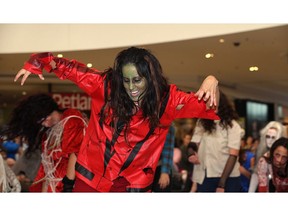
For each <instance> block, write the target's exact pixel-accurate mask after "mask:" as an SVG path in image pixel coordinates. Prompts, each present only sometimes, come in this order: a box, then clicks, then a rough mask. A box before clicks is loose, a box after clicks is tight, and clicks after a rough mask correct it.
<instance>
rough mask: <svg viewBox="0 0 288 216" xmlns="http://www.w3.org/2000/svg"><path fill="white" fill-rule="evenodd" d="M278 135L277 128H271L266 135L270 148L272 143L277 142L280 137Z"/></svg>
mask: <svg viewBox="0 0 288 216" xmlns="http://www.w3.org/2000/svg"><path fill="white" fill-rule="evenodd" d="M278 138H279V137H278V135H277V130H276V129H275V128H269V129H268V131H267V133H266V136H265V140H266V145H267V147H268V148H269V149H270V148H271V146H272V144H273V143H274V142H275V140H276V139H278Z"/></svg>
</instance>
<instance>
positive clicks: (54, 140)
mask: <svg viewBox="0 0 288 216" xmlns="http://www.w3.org/2000/svg"><path fill="white" fill-rule="evenodd" d="M85 129H86V122H85V120H84V119H83V117H82V114H81V112H80V111H78V110H75V109H65V110H62V109H60V108H59V107H58V105H57V103H56V102H55V101H54V100H53V98H52V97H51V96H49V95H47V94H36V95H32V96H30V97H27V98H24V99H23V100H22V101H20V103H19V104H18V105H17V106H16V107H15V109H14V110H13V112H12V117H11V120H10V122H9V124H8V127H7V128H6V129H5V130H4V131H3V133H4V134H6V135H7V137H8V138H14V137H17V136H20V137H22V138H23V139H25V140H27V142H28V148H27V152H25V154H27V155H29V153H31V152H35V151H37V150H38V149H40V148H41V150H42V151H41V158H42V160H41V164H40V168H39V170H38V173H37V176H36V177H35V179H34V181H33V184H32V185H31V187H30V191H33V192H62V191H64V192H66V191H72V189H73V186H74V181H73V180H74V178H75V168H74V167H75V163H76V155H77V154H78V152H79V149H80V145H81V143H82V140H83V137H84V134H85ZM22 171H24V170H22ZM24 172H25V171H24Z"/></svg>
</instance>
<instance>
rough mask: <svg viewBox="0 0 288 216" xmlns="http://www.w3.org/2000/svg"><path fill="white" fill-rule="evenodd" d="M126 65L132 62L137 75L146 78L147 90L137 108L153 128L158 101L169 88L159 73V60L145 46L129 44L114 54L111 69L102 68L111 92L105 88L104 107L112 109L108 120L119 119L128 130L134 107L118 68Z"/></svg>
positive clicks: (158, 106)
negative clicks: (114, 57)
mask: <svg viewBox="0 0 288 216" xmlns="http://www.w3.org/2000/svg"><path fill="white" fill-rule="evenodd" d="M127 64H133V65H134V66H135V67H136V69H137V72H138V74H139V76H141V77H144V78H145V79H146V80H147V89H146V91H145V94H144V95H143V98H142V103H141V108H142V110H143V116H144V118H147V119H148V120H149V123H150V127H151V128H155V127H157V126H158V124H159V113H160V105H161V100H162V99H163V98H164V96H165V95H166V93H167V92H168V91H169V85H168V81H167V79H166V78H165V77H164V76H163V72H162V67H161V65H160V63H159V61H158V60H157V58H156V57H155V56H154V55H153V54H152V53H151V52H150V51H148V50H146V49H143V48H136V47H130V48H128V49H125V50H123V51H121V52H120V53H119V54H118V55H117V57H116V59H115V61H114V66H113V68H110V69H108V70H107V71H106V74H107V82H108V83H107V85H109V86H110V88H111V93H110V95H109V93H108V89H107V88H106V92H105V95H106V97H105V98H106V104H105V105H104V107H105V108H109V109H112V111H113V112H112V113H113V116H112V122H114V123H115V122H122V123H123V124H124V125H125V129H126V130H127V129H128V126H129V123H130V121H131V118H132V116H133V114H134V113H133V109H134V108H137V107H136V106H135V104H134V102H133V101H132V100H131V98H130V97H129V95H128V94H127V92H126V90H125V88H124V85H123V73H122V68H123V66H125V65H127ZM101 117H102V118H105V115H104V112H102V114H101Z"/></svg>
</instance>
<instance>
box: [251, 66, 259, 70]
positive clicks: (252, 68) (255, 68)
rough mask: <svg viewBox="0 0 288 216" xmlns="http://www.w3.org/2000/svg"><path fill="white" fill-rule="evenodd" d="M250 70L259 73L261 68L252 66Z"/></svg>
mask: <svg viewBox="0 0 288 216" xmlns="http://www.w3.org/2000/svg"><path fill="white" fill-rule="evenodd" d="M249 70H250V71H258V70H259V68H258V67H257V66H251V67H250V68H249Z"/></svg>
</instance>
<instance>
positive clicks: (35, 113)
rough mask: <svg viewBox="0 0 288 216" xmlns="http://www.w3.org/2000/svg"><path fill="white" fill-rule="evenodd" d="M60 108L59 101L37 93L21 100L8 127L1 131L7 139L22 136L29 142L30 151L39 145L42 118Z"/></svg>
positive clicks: (12, 114)
mask: <svg viewBox="0 0 288 216" xmlns="http://www.w3.org/2000/svg"><path fill="white" fill-rule="evenodd" d="M55 110H58V111H60V110H59V108H58V105H57V103H56V102H55V101H54V100H53V98H52V97H51V96H49V95H47V94H36V95H32V96H29V97H26V98H24V99H23V100H21V101H20V102H19V103H18V104H17V106H16V107H15V108H14V110H13V111H12V113H11V118H10V121H9V123H8V125H7V126H6V128H5V129H4V130H3V131H2V132H1V133H2V136H3V135H4V136H6V137H7V139H13V138H15V137H18V136H20V137H21V138H22V139H24V140H26V141H27V142H28V152H29V150H30V151H33V150H35V149H37V148H38V147H39V144H40V140H39V138H40V137H39V133H41V132H43V129H44V128H42V126H41V120H43V119H44V118H46V117H47V116H48V115H50V114H51V113H52V112H53V111H55Z"/></svg>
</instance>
